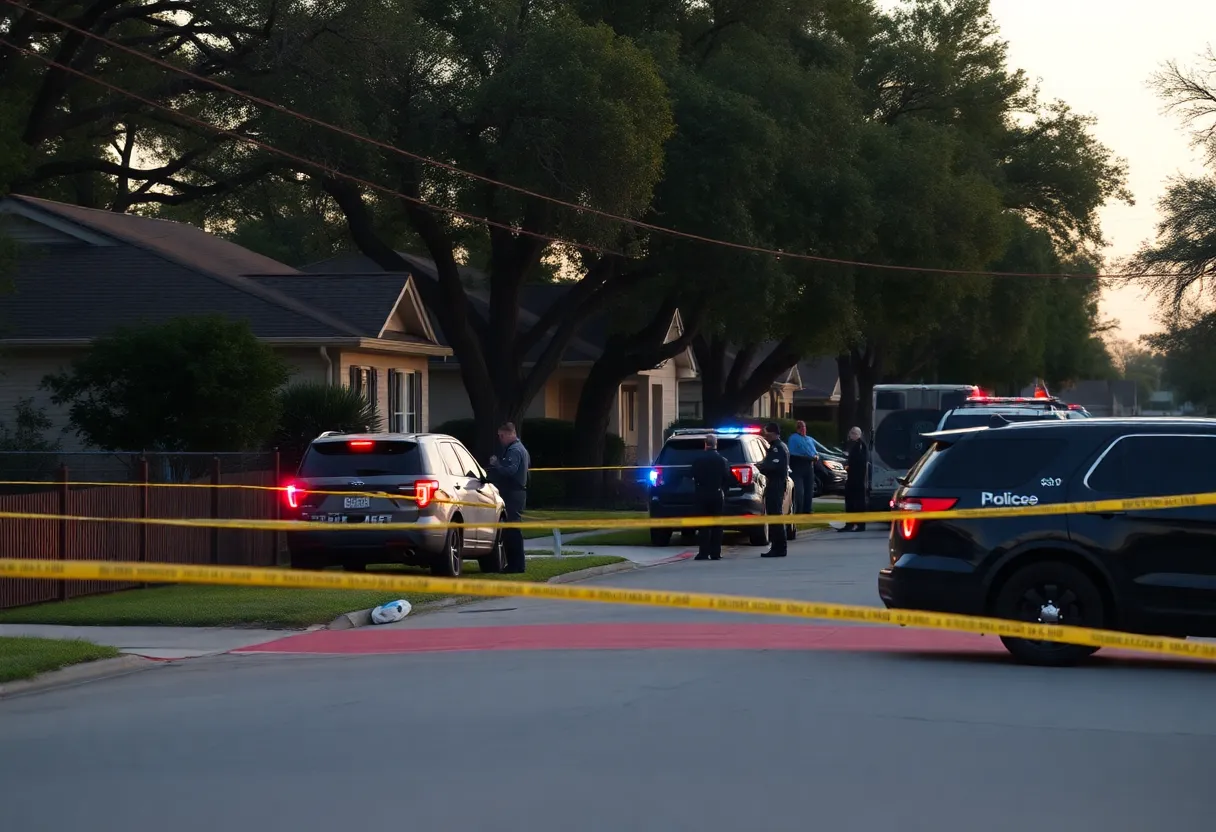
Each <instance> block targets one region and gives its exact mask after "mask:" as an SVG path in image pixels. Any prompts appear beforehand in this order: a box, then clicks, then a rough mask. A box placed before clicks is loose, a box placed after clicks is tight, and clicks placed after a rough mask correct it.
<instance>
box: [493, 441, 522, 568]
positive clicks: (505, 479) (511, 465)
mask: <svg viewBox="0 0 1216 832" xmlns="http://www.w3.org/2000/svg"><path fill="white" fill-rule="evenodd" d="M498 441H499V442H500V443H502V448H503V450H502V456H501V457H498V456H492V457H490V464H489V466H488V467H489V469H490V470H489V472H488V473H489V475H490V482H492V483H494V484H495V485H496V486H498V491H499V493H501V494H502V501H503V503H504V504H505V507H506V510H507V522H509V523H518V522H520V521H521V520H523V513H524V504H525V502H526V501H527V498H528V469H529V468H530V467H531V466H532V458H531V457H530V456H529V455H528V449H527V448H525V447H524V443H523V442H520V441H519V435H518V434H517V433H516V432H515V424H514V423H513V422H505V423H503V425H502V427H500V428H499V429H498ZM502 542H503V546H504V548H506V550H507V568H506V570H505V571H507V572H512V573H516V574H519V573H522V572H524V571H525V569H526V567H527V558H526V556H525V555H524V535H523V532H522V531H520V530H519V529H503V531H502Z"/></svg>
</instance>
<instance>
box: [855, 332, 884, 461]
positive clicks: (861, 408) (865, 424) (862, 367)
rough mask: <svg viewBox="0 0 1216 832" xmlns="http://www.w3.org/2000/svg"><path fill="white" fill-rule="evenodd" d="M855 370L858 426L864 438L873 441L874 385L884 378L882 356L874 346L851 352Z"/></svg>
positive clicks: (869, 345)
mask: <svg viewBox="0 0 1216 832" xmlns="http://www.w3.org/2000/svg"><path fill="white" fill-rule="evenodd" d="M851 358H852V361H853V370H854V372H855V373H856V374H857V426H858V427H860V428H861V433H862V435H863V436H865V437H868V438H870V439H871V440H872V439H873V433H874V385H875V384H877V383H878V380H879V379H880V378H881V377H882V354H881V352H880V351H879V349H878V348H877V347H876V346H874V345H873V344H867V345H866V347H865V349H864V350H859V349H854V350H852V352H851Z"/></svg>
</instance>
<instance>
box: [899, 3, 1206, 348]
mask: <svg viewBox="0 0 1216 832" xmlns="http://www.w3.org/2000/svg"><path fill="white" fill-rule="evenodd" d="M880 5H882V6H883V7H886V8H890V7H894V6H897V5H899V0H880ZM991 8H992V15H993V17H994V18H995V19H996V21H997V23H998V25H999V26H1000V30H1001V36H1002V37H1003V39H1004V40H1005V41H1007V42H1008V44H1009V63H1010V65H1011V66H1014V67H1018V68H1021V69H1024V70H1025V71H1026V73H1027V74H1028V75H1029V77H1030V78H1031V79H1032V80H1038V81H1039V83H1040V88H1041V90H1042V94H1043V97H1044V98H1045V99H1053V98H1061V99H1063V100H1065V101H1067V102H1068V103H1069V104H1070V105H1071V106H1072V107H1073V109H1074V110H1076V111H1077V112H1080V113H1085V114H1088V115H1092V116H1094V117H1096V118H1097V120H1098V123H1097V125H1096V127H1095V128H1094V131H1095V133H1096V135H1097V136H1098V138H1099V140H1101V141H1102V142H1103V143H1104V144H1106V145H1107V146H1108V147H1110V148H1112V149H1113V150H1114V151H1115V153H1116V154H1117V155H1119V156H1121V157H1123V158H1124V159H1126V160H1127V164H1128V173H1129V179H1128V184H1129V186H1130V188H1131V191H1132V193H1133V194H1134V195H1135V197H1136V204H1135V205H1134V206H1127V205H1123V204H1117V205H1110V206H1107V207H1106V208H1105V209H1104V210H1103V211H1102V230H1103V233H1104V234H1105V236H1106V238H1107V240H1108V241H1109V242H1110V247H1109V248H1108V249H1107V251H1106V257H1107V259H1108V266H1109V267H1114V266H1115V265H1116V262H1115V261H1116V260H1117V259H1118V258H1121V257H1125V256H1126V255H1128V254H1131V253H1133V252H1134V251H1135V250H1136V249H1137V248H1138V247H1139V246H1140V244H1141V243H1142V242H1143V241H1145V240H1148V239H1151V238H1152V237H1153V234H1154V227H1155V224H1156V221H1157V216H1158V215H1157V200H1158V199H1159V198H1160V197H1161V195H1162V194H1163V193H1164V191H1165V184H1166V180H1167V179H1168V178H1169V177H1170V176H1172V175H1174V174H1177V173H1185V174H1191V175H1194V174H1198V173H1201V172H1202V171H1203V166H1202V164H1201V161H1202V156H1201V154H1200V153H1198V152H1196V151H1195V150H1194V149H1193V148H1192V147H1191V145H1190V140H1189V135H1188V134H1187V133H1186V132H1185V130H1184V129H1183V126H1182V124H1181V123H1180V122H1179V120H1178V119H1177V118H1176V117H1175V116H1173V115H1166V114H1164V113H1163V112H1162V105H1163V102H1162V101H1161V99H1159V98H1158V97H1157V96H1156V94H1155V93H1154V92H1153V91H1152V90H1151V89H1149V87H1148V81H1149V78H1150V77H1151V76H1152V74H1153V73H1154V72H1156V71H1157V70H1158V69H1159V68H1160V67H1161V64H1162V63H1164V62H1165V61H1167V60H1171V59H1174V60H1178V61H1179V62H1181V63H1182V64H1184V65H1188V64H1194V63H1195V62H1196V59H1197V58H1198V56H1199V55H1200V54H1201V53H1202V52H1204V50H1205V49H1206V48H1207V45H1208V44H1209V43H1211V42H1213V41H1216V1H1214V0H1155V2H1145V1H1144V0H991ZM1156 311H1157V306H1156V302H1155V301H1153V300H1151V299H1148V298H1146V297H1145V296H1144V294H1143V292H1142V290H1140V289H1139V288H1136V287H1133V286H1126V287H1125V288H1123V289H1120V290H1116V291H1108V293H1107V294H1106V296H1105V297H1104V299H1103V304H1102V313H1103V315H1104V317H1108V318H1115V319H1118V321H1119V322H1120V334H1121V335H1122V337H1124V338H1128V339H1133V340H1134V339H1135V338H1136V337H1138V336H1140V335H1142V334H1144V333H1146V332H1151V331H1153V330H1156V329H1158V328H1159V326H1158V324H1157V322H1156V320H1155V316H1156Z"/></svg>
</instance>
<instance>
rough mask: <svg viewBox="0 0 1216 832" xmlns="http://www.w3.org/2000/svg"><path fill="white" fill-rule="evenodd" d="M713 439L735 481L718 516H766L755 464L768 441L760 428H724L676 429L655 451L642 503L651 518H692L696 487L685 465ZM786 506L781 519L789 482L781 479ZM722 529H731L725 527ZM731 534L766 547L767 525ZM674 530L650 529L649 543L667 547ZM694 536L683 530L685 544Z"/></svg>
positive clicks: (788, 510) (789, 509)
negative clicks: (661, 447)
mask: <svg viewBox="0 0 1216 832" xmlns="http://www.w3.org/2000/svg"><path fill="white" fill-rule="evenodd" d="M710 434H713V435H714V436H717V438H718V453H720V454H722V456H724V457H726V461H727V462H728V463H730V472H731V474H732V475H733V476H734V479H735V485H733V486H732V487H731V488H730V489H729V490H727V492H726V502H725V505H724V507H723V514H725V515H728V516H737V517H755V516H758V515H763V514H765V513H766V512H765V510H764V492H765V490H766V489H767V488H768V486H769V483H768V480H767V478H766V477H765V476H764V475H763V474H761V473H760V470H759V468H757V467H756V466H757V464H758V463H759V462H761V461H762V460H763V459H764V457H765V454H767V453H768V447H769V446H768V442H766V441H765V440H764V437H763V436H761V435H760V428H759V427H756V426H747V427H723V428H717V429H713V430H710V429H706V428H681V429H679V430H675V431H672V433H671V435H670V436H669V437H668V438H667V441H666V442H664V443H663V449H662V450H661V451H659V455H658V458H657V459H655V462H654V466H653V467H652V468H650V469H649V470H648V471H647V480H648V483H649V489H648V492H649V493H648V494H647V502H648V503H649V508H650V516H651V517H652V518H670V517H695V516H697V507H696V502H695V499H694V497H695V494H696V488H695V486H694V483H693V479H692V473H691V471H690V469H689V467H688V466H689V465H690V464H691V463H692V460H693V459H694V458H696V456H697V455H698V454H700V453H701V452H702V451H704V450H705V437H706V436H709V435H710ZM785 485H786V487H785V501H784V506H783V509H782V513H783V514H792V513H793V494H794V481H793V480H792V479H791V478H790V477H789V475H788V474H787V475H786V483H785ZM726 528H727V530H728V531H729V530H731V527H729V526H727V527H726ZM733 530H734V531H741V532H745V533H746V534H747V536H748V540H749V542H750V543H751V544H752V545H753V546H765V545H767V544H768V526H766V525H748V526H739V527H737V528H735V529H733ZM673 532H674V529H671V528H653V529H651V530H650V542H651V543H652V544H653V545H655V546H666V545H667V544H668V543H670V542H671V536H672V533H673ZM796 532H797V527H796V526H794V525H792V524H791V525H790V526H789V527H788V528H787V529H786V536H787V537H788V538H790V539H793V537H794V535H795V533H796ZM695 534H696V532H695V531H693V530H691V529H690V530H688V531H682V532H681V536H682V537H683V538H684V539H685V541H689V540H691V539H692V538H693V537H694V536H695Z"/></svg>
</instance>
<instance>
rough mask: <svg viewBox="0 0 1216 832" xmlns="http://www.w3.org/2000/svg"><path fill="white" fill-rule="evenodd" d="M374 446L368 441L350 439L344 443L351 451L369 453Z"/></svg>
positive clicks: (373, 443)
mask: <svg viewBox="0 0 1216 832" xmlns="http://www.w3.org/2000/svg"><path fill="white" fill-rule="evenodd" d="M375 444H376V443H375V442H373V441H372V440H370V439H352V440H350V441H349V442H347V443H346V445H347V447H349V448H350V449H351V450H352V451H370V450H371V449H372V446H374V445H375Z"/></svg>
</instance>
